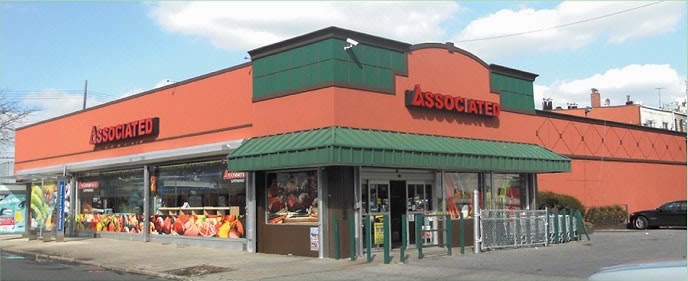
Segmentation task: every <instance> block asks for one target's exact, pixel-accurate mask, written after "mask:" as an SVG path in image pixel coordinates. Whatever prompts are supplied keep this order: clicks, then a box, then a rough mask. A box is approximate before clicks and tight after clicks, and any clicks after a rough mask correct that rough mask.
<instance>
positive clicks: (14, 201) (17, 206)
mask: <svg viewBox="0 0 688 281" xmlns="http://www.w3.org/2000/svg"><path fill="white" fill-rule="evenodd" d="M25 214H26V195H25V194H12V193H10V194H1V195H0V234H10V233H23V232H24V229H25V226H26V220H25V219H24V216H25Z"/></svg>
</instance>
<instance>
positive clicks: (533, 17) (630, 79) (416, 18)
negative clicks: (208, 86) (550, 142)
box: [0, 1, 688, 122]
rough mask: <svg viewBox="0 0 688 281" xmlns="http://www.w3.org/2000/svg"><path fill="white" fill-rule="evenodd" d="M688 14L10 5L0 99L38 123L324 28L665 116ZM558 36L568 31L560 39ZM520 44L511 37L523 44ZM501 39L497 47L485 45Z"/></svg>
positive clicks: (631, 5)
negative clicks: (472, 60)
mask: <svg viewBox="0 0 688 281" xmlns="http://www.w3.org/2000/svg"><path fill="white" fill-rule="evenodd" d="M687 9H688V8H687V7H686V1H664V2H659V1H653V2H640V1H629V2H623V1H614V2H601V1H577V2H551V1H539V2H527V1H486V2H481V1H469V2H449V1H445V2H426V1H422V2H412V1H405V2H380V1H377V2H363V1H357V2H321V1H311V2H287V1H282V2H251V3H247V2H219V1H214V2H87V1H78V2H2V3H0V42H2V44H0V65H1V69H0V90H2V91H3V92H4V93H5V94H6V97H8V98H12V99H16V101H17V102H18V103H22V104H24V105H26V106H30V107H33V108H37V109H39V110H38V111H37V112H36V113H34V114H32V116H31V118H30V119H29V120H27V122H36V121H40V120H43V119H46V118H51V117H55V116H58V115H61V114H66V113H70V112H73V111H76V110H79V109H80V108H81V105H82V100H81V99H82V92H83V86H84V80H88V89H89V100H88V106H93V105H97V104H100V103H103V102H107V101H111V100H114V99H118V98H121V97H124V96H128V95H132V94H136V93H139V92H142V91H145V90H149V89H152V88H155V87H157V86H160V85H163V84H164V81H165V80H168V79H169V80H172V81H181V80H185V79H189V78H193V77H195V76H198V75H202V74H205V73H208V72H212V71H215V70H219V69H223V68H226V67H230V66H234V65H237V64H240V63H243V62H246V61H247V60H246V59H245V57H246V56H248V54H247V53H246V51H248V50H251V49H253V48H257V47H260V46H264V45H267V44H270V43H274V42H277V41H280V40H283V39H287V38H290V37H293V36H297V35H300V34H304V33H307V32H311V31H314V30H317V29H320V28H324V27H327V26H332V25H334V26H340V27H343V28H348V29H353V30H357V31H361V32H365V33H370V34H373V35H378V36H382V37H386V38H390V39H395V40H398V41H403V42H407V43H412V44H416V43H425V42H448V41H452V42H455V44H456V46H458V47H461V48H464V49H466V50H467V51H469V52H472V53H474V54H476V55H478V56H479V57H481V58H482V59H483V60H485V61H486V62H487V63H495V64H501V65H504V66H508V67H512V68H517V69H521V70H525V71H529V72H533V73H537V74H539V75H540V76H539V77H538V78H537V80H536V81H535V92H536V106H537V107H539V106H540V104H539V103H540V102H539V101H540V100H541V99H542V98H543V97H549V98H553V99H554V105H555V106H556V105H563V106H565V105H566V103H567V102H576V103H578V104H579V105H583V106H585V105H587V104H589V93H590V88H593V87H594V88H597V89H599V90H600V92H601V93H602V98H603V100H604V99H605V98H609V99H610V100H611V101H612V105H614V104H622V103H623V102H625V99H626V95H631V96H632V98H633V100H636V101H640V102H643V103H644V104H647V105H651V106H658V104H659V101H658V98H659V95H658V91H657V90H656V88H662V89H661V90H660V91H659V93H660V94H661V98H662V102H663V103H669V102H672V101H675V100H676V99H679V98H683V99H685V96H686V74H687V70H686V63H687V61H688V58H687V55H686V54H687V50H688V46H687V42H688V38H687V37H688V36H687V34H688V33H687V30H686V26H687V25H688V21H687V20H686V10H687ZM558 26H560V27H558ZM517 33H518V34H521V35H516V36H510V35H512V34H517ZM489 37H502V38H494V39H488V40H479V41H471V40H474V39H481V38H489Z"/></svg>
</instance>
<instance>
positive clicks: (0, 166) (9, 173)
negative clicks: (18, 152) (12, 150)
mask: <svg viewBox="0 0 688 281" xmlns="http://www.w3.org/2000/svg"><path fill="white" fill-rule="evenodd" d="M12 159H13V158H11V157H5V158H2V157H0V184H2V183H15V182H16V177H15V176H14V160H12Z"/></svg>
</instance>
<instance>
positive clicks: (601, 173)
mask: <svg viewBox="0 0 688 281" xmlns="http://www.w3.org/2000/svg"><path fill="white" fill-rule="evenodd" d="M352 42H353V43H352ZM354 43H355V44H354ZM249 54H250V55H251V61H250V62H248V63H244V64H241V65H237V66H233V67H230V68H227V69H223V70H219V71H216V72H213V73H208V74H206V75H202V76H199V77H195V78H192V79H189V80H186V81H181V82H178V83H174V84H171V85H167V86H164V87H161V88H157V89H153V90H150V91H146V92H143V93H140V94H137V95H134V96H130V97H127V98H123V99H120V100H116V101H113V102H109V103H106V104H103V105H99V106H96V107H92V108H88V109H86V110H82V111H79V112H75V113H71V114H67V115H64V116H60V117H57V118H53V119H50V120H46V121H42V122H39V123H36V124H32V125H29V126H26V127H22V128H19V129H17V131H16V148H15V151H16V152H15V153H16V155H15V160H16V164H15V165H16V166H15V171H16V175H17V177H18V178H20V179H22V180H23V182H26V183H28V185H29V187H30V192H31V203H32V205H31V216H32V224H31V228H34V229H35V228H44V229H48V230H49V229H51V228H53V227H58V228H59V229H62V228H64V229H65V230H66V231H67V232H68V233H70V234H73V235H85V236H93V235H96V236H100V237H113V238H121V239H128V240H136V241H170V242H174V243H185V244H194V245H210V246H213V247H223V248H229V249H235V250H242V251H248V252H262V253H278V254H294V255H301V256H315V257H325V258H327V257H334V253H335V249H334V245H335V243H334V239H335V233H334V229H335V227H334V221H335V219H336V221H338V222H339V223H340V225H341V227H339V228H338V231H339V233H338V235H337V236H339V237H340V239H341V243H338V245H339V247H340V250H341V252H342V253H348V249H349V246H350V245H349V241H350V239H349V238H350V236H349V232H348V228H347V227H345V226H347V225H349V220H351V219H353V220H354V223H355V225H360V224H361V220H362V218H363V217H364V216H368V215H371V216H376V215H381V214H387V215H389V216H390V218H391V219H390V226H389V227H390V233H391V234H392V235H390V237H389V239H391V240H392V244H393V245H398V243H399V242H400V240H399V239H400V238H399V237H400V235H399V233H400V231H401V230H402V227H401V226H402V224H404V223H409V222H404V221H402V220H401V215H403V214H406V215H412V214H416V213H424V214H428V213H434V212H438V211H442V212H449V213H450V214H452V216H453V217H457V216H458V215H459V214H463V215H464V216H465V217H467V218H469V220H470V219H472V216H473V209H474V208H475V206H473V203H472V202H471V200H470V194H471V193H472V192H473V190H478V191H479V198H480V200H479V201H480V202H479V204H480V206H479V208H482V209H534V208H536V202H537V197H536V194H537V192H538V191H553V192H557V193H563V194H569V195H572V196H575V197H576V198H578V199H579V200H581V201H582V203H583V204H584V205H585V206H586V207H594V206H603V205H610V204H627V205H628V208H629V210H630V211H634V210H638V209H645V208H654V207H656V206H657V205H658V204H660V203H662V202H664V201H668V200H674V199H681V198H685V197H686V188H685V187H686V140H685V134H682V133H677V132H673V131H667V130H661V129H654V128H647V127H642V126H637V125H628V124H623V123H617V122H613V121H604V120H599V119H593V118H586V117H579V116H571V115H565V114H559V113H556V112H551V111H540V110H536V109H535V107H534V99H533V81H534V80H535V79H536V77H537V75H536V74H533V73H529V72H526V71H521V70H517V69H512V68H508V67H504V66H500V65H494V64H487V63H486V62H484V61H483V60H481V59H480V58H478V57H476V56H475V55H473V54H471V53H469V52H467V51H465V50H462V49H459V48H457V47H455V46H453V45H452V44H451V43H446V44H439V43H424V44H416V45H412V44H407V43H403V42H398V41H394V40H390V39H386V38H381V37H377V36H373V35H369V34H364V33H360V32H356V31H351V30H346V29H341V28H337V27H329V28H325V29H321V30H318V31H314V32H312V33H308V34H305V35H302V36H298V37H294V38H291V39H288V40H285V41H282V42H278V43H275V44H272V45H268V46H264V47H261V48H258V49H255V50H252V51H249ZM61 190H64V195H63V194H62V193H60V191H61ZM63 196H64V197H63ZM27 197H28V195H27ZM34 197H35V198H34ZM55 198H58V199H59V200H56V199H55ZM62 198H64V200H63V199H62ZM60 202H64V203H63V206H61V208H63V209H64V210H65V212H64V213H62V212H56V211H55V210H56V209H60V208H58V207H57V206H58V205H60ZM62 216H64V217H65V218H66V221H67V224H66V225H61V224H60V220H59V218H61V217H62ZM468 225H469V226H470V224H468ZM60 226H61V227H60ZM361 232H362V230H361V229H360V228H356V230H355V231H354V239H352V240H351V241H353V243H355V245H354V246H355V247H357V248H358V249H361V248H362V245H363V242H362V241H363V234H362V233H361ZM466 232H467V235H466V236H467V237H470V236H471V235H470V233H472V227H467V228H466ZM410 235H413V234H411V233H410ZM132 243H136V242H132ZM468 243H470V241H469V242H468ZM360 252H361V251H358V253H360ZM346 255H347V254H343V256H346Z"/></svg>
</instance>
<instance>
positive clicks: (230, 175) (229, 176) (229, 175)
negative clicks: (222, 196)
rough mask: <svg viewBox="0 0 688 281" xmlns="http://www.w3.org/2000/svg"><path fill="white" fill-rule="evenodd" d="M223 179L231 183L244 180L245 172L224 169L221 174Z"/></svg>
mask: <svg viewBox="0 0 688 281" xmlns="http://www.w3.org/2000/svg"><path fill="white" fill-rule="evenodd" d="M222 178H223V179H225V180H229V181H230V182H232V183H237V182H244V181H246V173H244V172H230V171H228V170H227V169H225V173H224V174H223V176H222Z"/></svg>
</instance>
